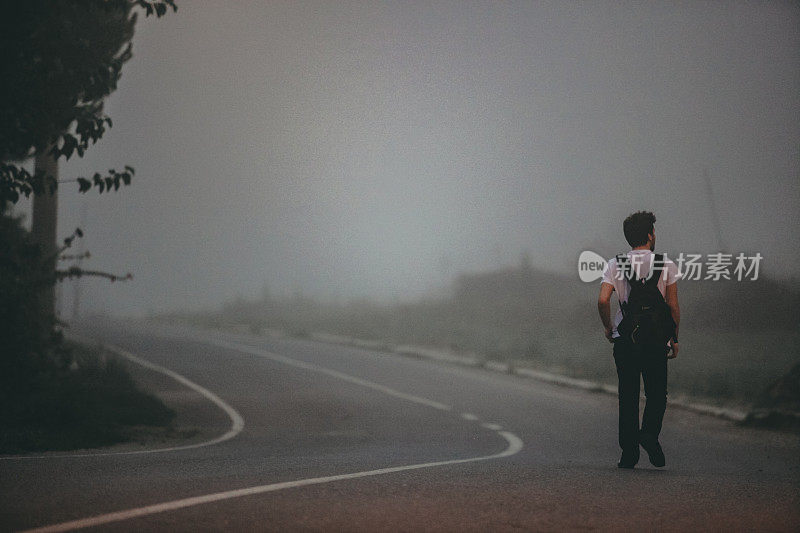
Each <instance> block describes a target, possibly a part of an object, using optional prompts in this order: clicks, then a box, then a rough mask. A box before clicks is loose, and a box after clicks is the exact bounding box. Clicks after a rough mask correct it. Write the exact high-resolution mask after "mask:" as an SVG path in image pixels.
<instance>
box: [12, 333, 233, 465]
mask: <svg viewBox="0 0 800 533" xmlns="http://www.w3.org/2000/svg"><path fill="white" fill-rule="evenodd" d="M106 348H108V349H109V350H111V351H113V352H116V353H118V354H119V355H121V356H123V357H125V358H126V359H129V360H130V361H133V362H134V363H136V364H137V365H141V366H143V367H145V368H149V369H151V370H155V371H156V372H160V373H162V374H165V375H167V376H169V377H171V378H172V379H174V380H175V381H177V382H178V383H181V384H182V385H185V386H187V387H189V388H190V389H192V390H194V391H196V392H198V393H200V394H201V395H202V396H203V397H204V398H206V399H208V400H209V401H211V402H212V403H214V404H215V405H216V406H217V407H219V408H220V409H222V410H223V411H225V414H226V415H228V418H230V419H231V428H230V429H229V430H228V431H227V433H225V434H223V435H220V436H219V437H217V438H215V439H211V440H208V441H203V442H198V443H196V444H186V445H183V446H171V447H169V448H156V449H155V450H136V451H129V452H106V453H73V454H62V455H22V456H6V457H0V460H12V459H61V458H67V457H99V456H106V455H139V454H144V453H163V452H176V451H179V450H191V449H194V448H202V447H204V446H212V445H214V444H219V443H221V442H225V441H226V440H230V439H232V438H233V437H235V436H236V435H238V434H239V433H241V432H242V430H243V429H244V419H243V418H242V415H240V414H239V413H238V412H237V411H236V409H234V408H233V407H231V406H230V405H228V404H227V403H225V401H224V400H223V399H222V398H220V397H219V396H217V395H216V394H214V393H213V392H211V391H210V390H208V389H206V388H204V387H201V386H200V385H198V384H197V383H195V382H194V381H191V380H189V379H187V378H185V377H183V376H182V375H180V374H178V373H177V372H173V371H172V370H170V369H168V368H164V367H163V366H160V365H157V364H155V363H151V362H150V361H146V360H145V359H142V358H140V357H137V356H135V355H133V354H132V353H130V352H128V351H127V350H123V349H122V348H119V347H117V346H113V345H106Z"/></svg>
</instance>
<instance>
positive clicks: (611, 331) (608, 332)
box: [605, 328, 614, 343]
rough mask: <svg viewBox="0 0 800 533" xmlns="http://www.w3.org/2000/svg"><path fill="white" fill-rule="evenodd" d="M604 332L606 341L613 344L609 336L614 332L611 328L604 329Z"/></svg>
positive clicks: (612, 339)
mask: <svg viewBox="0 0 800 533" xmlns="http://www.w3.org/2000/svg"><path fill="white" fill-rule="evenodd" d="M605 330H606V339H608V342H612V343H613V342H614V338H613V337H612V336H611V335H612V334H613V333H614V330H613V329H612V328H605Z"/></svg>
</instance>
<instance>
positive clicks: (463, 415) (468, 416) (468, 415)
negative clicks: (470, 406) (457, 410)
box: [461, 413, 478, 420]
mask: <svg viewBox="0 0 800 533" xmlns="http://www.w3.org/2000/svg"><path fill="white" fill-rule="evenodd" d="M461 418H463V419H464V420H477V419H478V417H477V416H475V415H473V414H472V413H461Z"/></svg>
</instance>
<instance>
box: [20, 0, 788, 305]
mask: <svg viewBox="0 0 800 533" xmlns="http://www.w3.org/2000/svg"><path fill="white" fill-rule="evenodd" d="M798 67H800V7H799V6H798V4H796V3H790V2H785V3H783V2H772V3H740V2H726V3H706V2H702V3H701V2H669V3H667V2H650V3H646V4H628V3H625V4H623V3H611V2H603V3H599V2H597V3H582V4H578V3H568V2H560V1H558V2H552V3H547V2H536V3H529V2H525V3H520V4H517V3H502V4H501V3H495V2H484V3H475V4H472V3H466V2H435V3H428V2H398V3H391V4H384V3H377V2H358V3H351V2H319V3H300V2H287V3H278V2H254V1H239V0H237V1H236V2H225V3H223V2H214V3H212V2H197V1H190V0H184V1H182V2H180V3H179V11H178V13H177V14H174V15H173V14H170V15H169V16H167V17H165V18H163V19H161V20H158V21H155V20H149V19H148V20H144V19H142V20H140V21H139V24H138V28H137V33H136V36H135V38H134V58H133V59H132V60H131V61H130V62H129V63H128V64H126V66H125V68H124V69H123V76H122V79H121V82H120V85H119V89H118V90H117V91H116V92H115V93H114V94H113V95H112V97H111V98H110V99H109V101H108V111H109V114H110V115H111V117H112V118H113V120H114V127H113V129H112V130H111V131H110V132H109V133H108V134H107V135H106V136H105V137H104V138H103V139H102V140H101V141H100V142H99V143H98V144H97V145H96V146H95V147H93V148H92V149H90V151H89V152H88V153H87V155H86V157H85V158H83V159H79V160H75V159H73V160H71V161H69V162H67V163H66V164H62V167H61V177H62V178H69V177H74V176H77V175H86V174H91V173H93V172H94V171H95V170H102V169H106V168H110V167H116V168H119V167H121V166H122V165H124V164H130V165H132V166H134V167H135V169H136V176H135V178H134V182H133V184H132V185H131V186H130V187H127V188H124V189H121V190H120V191H119V192H116V193H111V194H108V195H106V194H103V195H98V194H97V193H96V192H90V193H88V194H86V195H80V194H78V192H77V190H75V189H76V188H73V187H72V186H71V185H67V184H65V185H63V186H62V188H61V192H60V198H59V202H60V207H59V209H60V211H59V217H60V219H59V234H60V235H64V236H66V235H67V234H68V233H69V232H70V231H71V230H72V229H73V228H74V227H75V226H81V227H82V228H84V230H85V231H86V238H85V246H86V248H87V249H88V250H90V251H91V253H92V255H93V256H92V258H91V260H90V262H91V263H88V262H87V263H84V266H86V265H89V264H91V267H92V268H96V269H102V270H108V271H111V272H114V273H125V272H128V271H130V272H132V273H133V274H134V280H133V281H131V282H126V283H115V284H113V285H111V286H109V284H108V283H107V282H104V281H102V280H84V281H82V283H83V291H84V302H83V306H84V309H85V310H87V311H88V310H94V311H102V312H112V313H116V314H122V315H140V314H144V313H147V312H158V311H168V310H174V309H201V308H204V307H213V306H216V305H219V304H221V303H222V302H223V301H225V300H229V299H232V298H234V297H235V296H236V295H242V296H245V297H248V296H253V295H258V294H260V293H261V291H262V290H263V289H264V287H267V288H268V290H269V291H271V292H272V293H274V294H291V293H294V292H302V293H304V294H306V295H312V296H314V297H317V298H320V299H324V300H328V301H346V300H348V299H352V298H359V297H368V298H372V299H376V300H379V301H388V302H396V301H405V300H410V299H414V298H419V297H421V296H423V295H426V294H432V293H435V292H437V291H441V290H445V289H446V288H447V287H448V286H449V284H450V283H451V281H452V280H453V278H454V277H455V276H456V275H457V274H458V273H459V272H465V271H481V270H487V269H492V268H497V267H500V266H503V265H511V264H517V263H518V262H519V260H520V257H521V255H522V254H523V253H526V252H527V253H528V254H529V255H530V259H531V263H532V265H533V266H534V267H535V268H537V269H542V270H547V271H554V272H556V271H561V272H565V273H568V274H570V275H574V277H575V280H576V283H580V282H579V280H578V276H577V267H576V263H577V258H578V255H579V254H580V252H581V251H583V250H586V249H590V250H594V251H597V252H599V253H600V254H601V255H605V256H612V255H614V254H615V253H617V252H621V251H624V250H626V249H627V248H628V246H627V245H626V243H625V240H624V237H623V235H622V220H623V219H624V218H625V216H626V215H627V214H629V213H630V212H632V211H636V210H639V209H648V210H652V211H653V212H655V214H656V216H657V218H658V222H657V224H656V228H657V230H656V231H657V247H658V248H659V250H661V251H667V252H671V253H673V252H674V253H677V252H692V253H703V254H707V253H712V252H716V251H719V250H720V248H725V249H726V251H729V252H732V253H738V252H747V253H754V252H760V253H761V254H762V255H763V256H764V260H763V263H762V272H764V273H765V274H766V275H769V276H771V277H775V278H778V279H792V280H795V281H796V280H797V279H798V275H799V274H800V268H798V259H800V249H799V248H798V246H797V245H798V239H797V237H796V233H795V231H796V228H797V220H798V218H799V217H800V179H798V178H800V149H799V148H798V147H800V68H798ZM704 173H706V174H707V176H708V181H709V183H710V185H711V191H710V192H711V194H710V195H709V191H708V187H707V183H706V181H705V180H704V177H703V176H704ZM712 201H713V202H714V204H715V205H716V208H717V211H718V219H719V225H718V228H719V230H718V229H717V227H716V226H715V223H714V217H713V214H712V212H711V209H710V205H711V202H712ZM22 207H23V209H24V206H22ZM83 213H85V214H83ZM718 231H719V235H718ZM71 291H72V289H71V287H70V285H69V284H66V285H65V286H64V290H63V295H62V296H63V298H64V301H65V302H68V301H69V299H70V297H71V296H70V295H71Z"/></svg>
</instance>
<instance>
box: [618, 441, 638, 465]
mask: <svg viewBox="0 0 800 533" xmlns="http://www.w3.org/2000/svg"><path fill="white" fill-rule="evenodd" d="M638 462H639V447H638V446H637V447H636V448H630V449H628V450H622V457H620V459H619V462H618V463H617V468H633V467H634V466H636V463H638Z"/></svg>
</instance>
